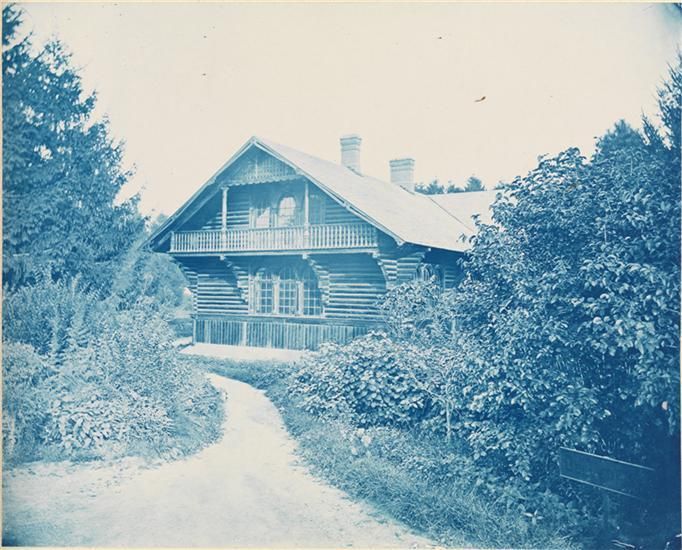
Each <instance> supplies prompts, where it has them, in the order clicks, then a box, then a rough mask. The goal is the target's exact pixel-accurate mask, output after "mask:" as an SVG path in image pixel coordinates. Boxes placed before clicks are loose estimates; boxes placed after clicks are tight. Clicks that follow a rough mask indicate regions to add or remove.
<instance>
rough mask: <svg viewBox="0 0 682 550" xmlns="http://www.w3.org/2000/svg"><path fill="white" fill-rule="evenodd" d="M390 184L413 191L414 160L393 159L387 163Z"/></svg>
mask: <svg viewBox="0 0 682 550" xmlns="http://www.w3.org/2000/svg"><path fill="white" fill-rule="evenodd" d="M389 165H390V167H391V183H397V184H398V185H400V187H402V188H404V189H407V190H408V191H414V159H395V160H391V161H389Z"/></svg>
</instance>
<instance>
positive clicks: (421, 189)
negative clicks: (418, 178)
mask: <svg viewBox="0 0 682 550" xmlns="http://www.w3.org/2000/svg"><path fill="white" fill-rule="evenodd" d="M415 191H416V192H417V193H422V194H423V195H441V194H443V193H444V192H445V190H444V189H443V186H442V185H441V184H440V183H438V179H435V180H433V181H432V182H431V183H429V184H428V185H424V184H423V183H418V184H417V185H416V186H415Z"/></svg>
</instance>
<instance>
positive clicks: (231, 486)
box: [3, 375, 432, 548]
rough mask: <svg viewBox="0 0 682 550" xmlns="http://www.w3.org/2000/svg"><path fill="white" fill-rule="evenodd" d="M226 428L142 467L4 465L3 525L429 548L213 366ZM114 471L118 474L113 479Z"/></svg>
mask: <svg viewBox="0 0 682 550" xmlns="http://www.w3.org/2000/svg"><path fill="white" fill-rule="evenodd" d="M210 376H211V381H212V382H213V384H214V385H215V386H217V387H218V388H219V389H221V390H224V391H225V392H226V394H227V396H228V397H227V401H226V422H225V426H224V428H225V433H224V436H223V438H222V439H221V440H220V441H219V442H218V443H216V444H214V445H212V446H210V447H208V448H206V449H205V450H203V451H202V452H200V453H198V454H197V455H195V456H193V457H190V458H187V459H184V460H178V461H175V462H171V463H165V464H163V465H161V466H159V467H156V468H153V469H145V468H144V467H143V465H142V463H141V462H140V461H137V460H136V459H128V460H127V461H123V462H119V463H117V464H115V465H110V466H101V465H99V466H97V465H88V466H84V465H70V466H69V467H68V468H66V469H64V467H63V465H62V467H61V469H59V467H58V465H57V466H56V465H49V464H47V465H36V466H33V467H32V468H27V467H23V468H19V469H17V470H15V471H13V472H10V473H5V475H4V480H3V481H4V484H3V485H4V488H3V497H4V499H3V500H4V512H5V517H4V520H5V521H4V529H3V530H4V536H5V537H9V541H8V542H14V543H15V544H17V543H18V544H21V545H51V546H62V545H63V546H166V547H168V546H202V547H208V546H213V547H216V546H222V547H226V546H232V547H270V548H272V547H280V548H281V547H298V548H300V547H318V548H319V547H334V548H339V547H349V546H354V547H373V548H376V547H394V548H396V547H402V548H406V547H425V546H431V544H432V543H430V542H429V541H428V540H426V539H424V538H421V537H418V536H415V535H413V534H411V533H410V532H409V531H408V530H407V529H406V528H405V527H403V526H401V525H399V524H396V523H394V522H393V521H391V520H388V519H386V518H384V517H382V516H381V515H380V514H378V513H376V512H372V511H371V510H370V509H369V507H368V506H366V505H362V504H359V503H355V502H352V501H351V500H350V499H349V498H348V497H347V496H346V495H345V494H344V493H343V492H341V491H339V490H337V489H335V488H333V487H330V486H329V485H327V484H325V483H323V482H321V481H320V480H318V479H316V478H315V477H313V476H312V475H311V474H310V472H309V471H308V470H307V468H305V467H304V466H302V465H301V464H299V463H298V460H297V458H296V455H295V448H296V447H295V442H294V441H293V440H292V438H291V437H290V436H289V434H288V433H287V431H286V429H285V428H284V426H283V423H282V419H281V417H280V415H279V413H278V411H277V410H276V408H275V406H274V405H273V404H272V402H271V401H270V400H269V399H268V398H267V397H266V396H265V394H264V393H263V392H262V391H259V390H256V389H254V388H253V387H251V386H249V385H247V384H244V383H241V382H237V381H235V380H230V379H227V378H224V377H220V376H217V375H210ZM116 476H118V477H119V479H121V480H122V481H120V482H118V483H116V482H114V481H112V479H113V478H115V477H116Z"/></svg>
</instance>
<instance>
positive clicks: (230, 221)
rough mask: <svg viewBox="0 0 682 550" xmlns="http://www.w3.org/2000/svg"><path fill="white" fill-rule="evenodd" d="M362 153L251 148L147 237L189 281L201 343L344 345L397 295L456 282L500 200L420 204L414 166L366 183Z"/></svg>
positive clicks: (356, 143)
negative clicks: (412, 286)
mask: <svg viewBox="0 0 682 550" xmlns="http://www.w3.org/2000/svg"><path fill="white" fill-rule="evenodd" d="M360 144H361V140H360V138H359V137H358V136H355V135H353V136H346V137H343V138H341V161H342V162H341V164H340V165H339V164H335V163H332V162H329V161H326V160H322V159H319V158H316V157H313V156H310V155H307V154H305V153H302V152H300V151H296V150H294V149H291V148H289V147H285V146H283V145H279V144H277V143H273V142H271V141H268V140H265V139H261V138H258V137H253V138H251V139H250V140H249V141H248V142H247V143H246V144H245V145H244V146H243V147H242V148H241V149H240V150H239V151H238V152H237V153H236V154H235V155H234V156H233V157H232V158H231V159H230V160H229V161H228V162H227V163H226V164H225V165H224V166H223V167H222V168H220V170H218V172H217V173H216V174H215V175H214V176H213V177H212V178H211V179H210V180H209V181H208V182H206V183H205V184H204V185H203V186H202V187H201V188H200V189H199V190H198V191H197V192H196V193H195V194H194V195H193V196H192V197H191V198H190V199H189V200H188V201H187V202H186V203H185V204H184V205H183V206H182V207H181V208H180V209H179V210H178V211H177V212H176V213H175V214H173V215H172V216H171V217H170V218H169V219H168V220H167V221H166V222H165V223H164V224H163V225H162V226H161V227H160V228H159V229H158V230H157V231H156V232H155V233H154V234H153V235H152V236H151V237H150V239H149V242H148V244H149V245H150V246H151V248H152V249H153V250H155V251H157V252H165V253H168V254H170V255H171V256H172V257H173V258H174V259H175V260H176V261H177V262H178V264H179V265H180V266H181V268H182V270H183V271H184V273H185V275H186V277H187V280H188V286H189V289H190V290H191V292H192V296H193V320H194V330H193V339H194V342H206V343H215V344H230V345H245V346H260V347H275V348H288V349H317V348H318V346H319V345H320V344H321V343H323V342H328V341H333V342H339V343H344V342H347V341H349V340H351V339H352V338H354V337H356V336H359V335H362V334H364V333H366V332H367V331H369V330H370V329H372V328H374V327H377V326H379V325H380V324H381V318H380V315H379V310H378V302H379V301H380V300H381V298H382V296H383V295H384V294H385V292H386V291H387V290H388V289H390V288H392V287H394V286H395V285H399V284H401V283H403V282H406V281H410V280H412V279H414V278H415V277H436V278H437V279H438V281H439V282H440V284H442V285H444V286H445V287H450V286H453V285H454V284H455V283H456V282H457V280H458V278H459V277H460V268H459V266H458V259H459V258H460V257H461V256H462V254H463V253H464V252H465V250H466V247H467V243H466V239H462V236H464V237H467V236H471V235H472V234H473V232H474V223H473V221H472V219H471V216H472V215H473V214H476V213H478V214H482V215H483V216H487V215H488V208H489V205H490V203H491V202H492V201H493V199H494V192H479V193H458V194H452V195H440V196H426V195H422V194H419V193H415V191H414V183H413V177H412V174H413V169H414V161H413V160H412V159H398V160H394V161H391V163H390V166H391V182H385V181H381V180H378V179H374V178H371V177H368V176H364V175H362V173H361V171H360Z"/></svg>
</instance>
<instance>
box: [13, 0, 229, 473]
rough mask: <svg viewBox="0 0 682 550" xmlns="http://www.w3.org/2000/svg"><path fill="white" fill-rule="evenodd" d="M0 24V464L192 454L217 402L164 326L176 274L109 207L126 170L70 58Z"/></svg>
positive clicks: (179, 286) (214, 430) (139, 227)
mask: <svg viewBox="0 0 682 550" xmlns="http://www.w3.org/2000/svg"><path fill="white" fill-rule="evenodd" d="M3 23H4V25H3V45H4V50H3V79H4V80H3V115H4V116H3V138H4V146H5V147H4V149H3V177H4V184H5V187H4V193H3V200H4V202H3V212H4V214H5V215H4V218H3V219H4V222H3V223H4V225H3V231H4V233H3V244H4V251H3V254H4V256H3V260H4V262H3V265H4V273H3V274H4V281H5V288H4V296H3V322H4V332H3V344H4V350H3V351H4V354H5V355H4V361H3V374H4V376H3V387H4V396H5V400H4V402H3V422H4V424H3V428H4V430H3V437H4V443H5V454H4V459H5V460H6V461H8V462H10V463H17V462H25V461H28V460H46V459H53V458H57V459H63V458H71V459H74V460H82V459H92V458H102V457H109V456H121V455H126V454H128V455H129V454H149V453H154V454H161V455H164V456H179V455H182V454H186V453H189V452H194V451H196V450H197V449H199V448H201V447H202V446H203V445H205V444H207V443H209V442H211V441H214V440H215V439H216V438H217V437H218V435H219V431H220V426H221V424H222V402H221V399H220V395H219V394H218V392H217V390H215V388H213V387H212V386H211V385H210V383H209V382H208V381H207V380H206V379H205V378H204V377H203V375H202V373H200V372H198V371H197V369H196V368H194V367H193V366H192V365H191V364H189V363H187V362H184V361H182V360H179V358H178V357H177V354H176V352H175V350H174V349H173V346H172V341H173V338H174V335H173V333H172V331H171V330H170V329H169V327H168V325H167V324H166V323H165V322H164V321H163V318H168V317H170V316H171V312H172V311H173V310H174V308H176V307H177V306H178V305H179V304H180V303H181V300H182V290H183V287H184V281H183V280H182V275H181V273H180V272H179V270H178V268H177V267H176V266H175V265H173V264H172V263H171V261H170V260H169V259H168V258H167V257H164V256H159V255H153V254H151V253H149V252H147V251H144V250H142V246H141V245H142V243H143V241H144V239H145V232H144V220H143V218H142V217H141V216H140V215H139V213H138V212H137V206H136V200H135V199H132V200H130V201H125V202H123V203H120V202H117V196H118V194H119V192H120V190H121V188H122V186H123V185H124V184H125V183H126V181H127V180H128V178H129V176H130V172H129V171H125V170H124V169H123V168H122V166H121V164H122V163H121V155H122V150H121V146H120V145H118V144H115V143H113V142H112V140H111V138H110V136H109V130H108V126H107V122H106V121H96V120H93V116H92V115H93V108H94V101H95V98H94V95H86V94H84V91H83V89H82V87H81V82H80V78H79V76H78V74H77V72H76V71H75V70H74V69H73V68H72V67H71V65H70V59H69V56H68V55H67V54H66V53H65V52H64V51H63V49H62V47H61V45H60V44H59V43H58V42H52V43H50V44H48V45H46V46H45V47H43V48H42V49H39V51H38V53H37V54H33V53H32V51H33V48H32V45H31V41H30V38H31V37H30V36H29V37H26V38H23V39H20V38H19V35H18V29H19V26H20V24H21V15H20V12H19V11H18V9H17V8H15V7H13V6H6V7H5V8H4V9H3Z"/></svg>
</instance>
